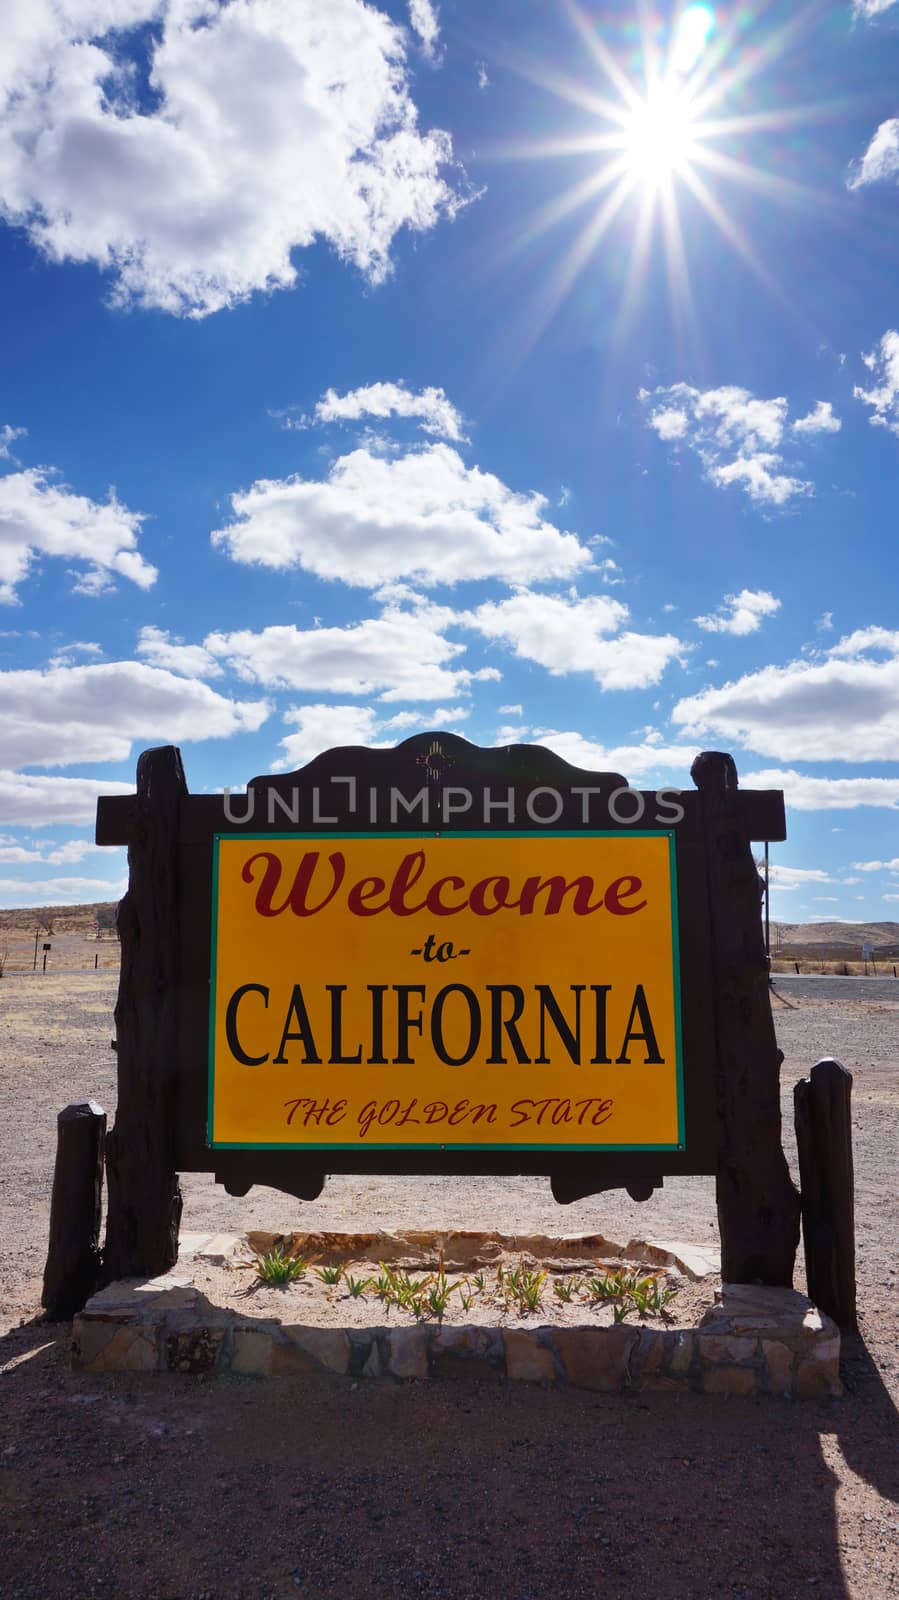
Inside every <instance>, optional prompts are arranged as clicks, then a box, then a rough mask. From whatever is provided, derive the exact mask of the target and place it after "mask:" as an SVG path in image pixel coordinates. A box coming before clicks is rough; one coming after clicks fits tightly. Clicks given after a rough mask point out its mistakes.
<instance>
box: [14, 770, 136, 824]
mask: <svg viewBox="0 0 899 1600" xmlns="http://www.w3.org/2000/svg"><path fill="white" fill-rule="evenodd" d="M133 793H134V784H133V783H118V782H113V781H111V780H110V779H107V778H57V777H48V776H47V775H46V774H45V773H40V774H35V773H30V772H11V771H9V770H0V822H2V823H5V824H7V825H8V826H10V827H30V828H47V827H52V826H54V825H55V824H57V823H63V824H68V825H70V826H72V827H76V826H77V825H78V824H79V823H85V824H87V823H92V822H93V821H94V818H95V817H96V814H97V797H98V795H101V794H133Z"/></svg>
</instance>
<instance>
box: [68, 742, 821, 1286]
mask: <svg viewBox="0 0 899 1600" xmlns="http://www.w3.org/2000/svg"><path fill="white" fill-rule="evenodd" d="M692 777H693V780H694V783H695V786H696V787H695V788H692V789H689V790H684V791H674V790H667V791H660V792H659V793H658V794H653V793H648V792H647V793H644V792H642V791H637V790H633V789H631V788H630V787H629V786H628V784H627V782H626V779H625V778H624V777H622V776H621V775H620V774H617V773H594V772H588V771H584V770H582V769H580V768H577V767H573V766H571V765H569V764H568V763H567V762H565V761H563V760H562V759H561V758H560V757H557V756H555V755H554V754H553V753H552V752H550V751H548V750H543V749H540V748H537V747H529V746H516V747H510V748H507V749H500V750H489V749H480V748H479V747H477V746H475V745H471V744H469V743H468V742H467V741H465V740H463V739H460V738H458V737H457V736H454V735H451V734H440V735H434V734H428V735H420V736H415V737H414V738H412V739H408V740H406V741H405V742H404V743H403V744H402V745H400V746H399V747H398V748H397V749H395V750H367V749H361V748H354V749H349V750H330V751H327V752H325V753H324V754H323V755H321V756H319V757H318V758H317V759H316V760H315V761H313V762H311V763H310V764H309V766H307V767H305V768H303V769H302V770H301V771H299V772H296V773H288V774H278V775H277V776H271V775H267V776H265V777H260V778H257V779H254V780H252V782H251V783H250V784H249V785H248V786H247V791H246V794H245V795H240V796H234V797H229V796H228V795H190V794H188V791H187V784H186V781H185V778H184V771H183V767H182V764H181V757H180V753H179V752H178V751H177V750H176V749H174V747H172V746H167V747H164V748H162V749H159V750H150V751H146V752H145V753H144V754H143V755H142V756H141V757H140V760H139V762H138V771H137V792H136V794H135V795H133V796H124V797H108V798H101V800H100V801H99V804H98V820H97V842H98V843H100V844H127V845H128V855H129V888H128V893H127V894H126V896H125V899H124V900H123V901H122V902H121V905H120V907H119V916H118V922H119V932H120V936H121V944H122V965H121V976H120V985H119V997H118V1003H117V1006H116V1013H115V1015H116V1034H117V1041H118V1047H117V1054H118V1078H119V1092H118V1111H117V1115H116V1121H115V1126H114V1127H113V1129H112V1132H111V1133H110V1135H109V1138H108V1141H107V1172H108V1182H109V1204H108V1232H107V1244H106V1264H107V1271H108V1272H109V1274H110V1275H111V1276H113V1277H121V1276H127V1275H132V1274H136V1273H144V1272H146V1273H158V1272H162V1271H165V1270H166V1269H167V1268H168V1267H170V1266H171V1265H173V1263H174V1261H175V1260H176V1258H177V1238H178V1227H179V1223H180V1216H181V1193H180V1186H179V1181H178V1173H179V1172H181V1171H211V1172H213V1173H214V1175H215V1178H216V1180H217V1181H218V1182H220V1183H222V1184H223V1185H224V1186H225V1188H226V1189H227V1190H228V1192H229V1193H231V1194H236V1195H242V1194H246V1193H247V1191H248V1190H249V1189H250V1187H251V1186H252V1185H253V1184H256V1183H258V1184H267V1185H270V1186H272V1187H275V1188H279V1189H282V1190H285V1191H286V1192H287V1193H289V1194H293V1195H296V1196H297V1197H298V1198H300V1199H314V1198H316V1196H317V1195H318V1194H319V1193H320V1192H321V1190H322V1187H323V1185H324V1182H325V1178H326V1175H327V1174H329V1173H338V1172H343V1173H354V1174H360V1175H362V1174H365V1173H374V1172H378V1173H391V1174H396V1175H398V1176H402V1175H403V1174H415V1173H446V1174H459V1175H466V1174H499V1175H501V1174H513V1173H515V1174H524V1175H528V1174H530V1175H533V1176H539V1175H544V1176H548V1177H549V1179H550V1183H551V1187H552V1192H553V1194H554V1196H555V1198H556V1199H557V1200H558V1201H560V1202H561V1203H567V1202H570V1201H573V1200H577V1199H581V1198H583V1197H585V1196H588V1195H592V1194H597V1193H601V1192H602V1191H603V1190H604V1189H609V1188H616V1187H625V1188H627V1189H628V1191H629V1192H630V1193H631V1195H632V1196H634V1197H635V1198H641V1199H642V1198H646V1197H647V1196H648V1195H650V1194H651V1193H652V1192H653V1189H654V1188H656V1187H658V1186H659V1184H661V1183H662V1181H663V1179H664V1177H665V1176H669V1175H671V1176H675V1175H678V1174H686V1173H709V1174H714V1175H715V1176H716V1180H717V1195H718V1214H719V1224H720V1229H721V1243H722V1271H723V1275H724V1277H725V1279H726V1280H727V1281H731V1282H752V1281H761V1282H764V1283H771V1284H790V1283H791V1282H792V1272H793V1262H794V1257H795V1251H796V1245H797V1243H798V1234H799V1201H798V1196H797V1194H796V1191H795V1189H794V1187H793V1184H792V1181H791V1179H790V1176H789V1171H788V1168H787V1164H786V1160H785V1157H784V1153H783V1149H782V1146H781V1140H780V1102H779V1065H780V1056H779V1052H778V1050H777V1045H776V1040H775V1037H774V1028H773V1022H772V1018H771V1007H770V1000H769V993H768V964H767V958H766V950H765V942H764V938H763V934H762V924H761V917H760V905H759V895H758V877H757V874H756V870H755V865H754V862H753V856H752V849H751V844H752V841H761V840H766V841H767V840H769V839H771V840H778V839H783V838H784V837H785V823H784V806H783V796H782V794H781V793H780V792H778V791H771V792H754V791H743V790H740V789H739V788H738V784H737V776H736V769H735V767H734V763H733V760H732V758H731V757H730V756H726V755H721V754H718V753H714V752H710V753H707V754H705V755H702V756H700V757H698V758H697V760H696V762H695V763H694V765H693V768H692Z"/></svg>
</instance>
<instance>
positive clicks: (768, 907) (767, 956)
mask: <svg viewBox="0 0 899 1600" xmlns="http://www.w3.org/2000/svg"><path fill="white" fill-rule="evenodd" d="M765 959H766V960H767V962H768V982H769V983H770V982H771V896H770V891H769V883H768V841H767V839H766V840H765Z"/></svg>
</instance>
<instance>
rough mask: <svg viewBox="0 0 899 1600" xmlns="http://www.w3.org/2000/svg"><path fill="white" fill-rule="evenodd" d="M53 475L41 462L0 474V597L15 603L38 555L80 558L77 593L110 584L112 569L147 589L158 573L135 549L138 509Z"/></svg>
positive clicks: (100, 589) (98, 590) (93, 591)
mask: <svg viewBox="0 0 899 1600" xmlns="http://www.w3.org/2000/svg"><path fill="white" fill-rule="evenodd" d="M51 477H52V469H48V468H45V467H30V468H28V469H26V470H25V471H22V472H8V473H6V474H5V475H4V476H3V477H0V602H6V603H7V604H17V603H18V595H17V594H16V587H17V585H18V584H20V583H22V582H23V580H24V579H25V578H26V577H27V576H28V572H29V569H30V568H31V566H32V564H33V562H34V560H35V557H36V556H38V555H47V556H62V557H67V558H68V559H69V560H75V561H79V562H83V563H84V567H83V568H82V569H81V571H80V572H79V573H78V574H76V575H75V580H76V581H75V585H74V587H75V589H76V591H78V592H79V593H81V594H100V593H103V592H104V591H105V590H107V589H111V588H114V587H115V584H114V581H113V575H114V574H115V575H116V576H118V577H123V578H129V579H130V580H131V582H132V583H136V584H137V585H138V587H139V588H141V589H149V588H150V586H151V585H152V584H153V583H155V581H156V576H157V573H156V568H155V567H151V566H150V564H149V562H147V561H145V560H144V559H143V557H142V556H141V555H140V554H139V553H138V550H137V535H138V532H139V530H140V525H141V523H142V522H143V520H144V518H143V517H142V516H141V514H140V513H139V512H137V511H129V510H128V508H127V506H123V505H121V504H120V503H119V501H118V500H117V499H116V497H115V494H114V493H113V491H112V490H110V493H109V499H108V500H107V501H106V502H105V503H101V502H99V501H96V500H89V499H87V498H86V497H85V496H84V495H80V494H73V492H72V490H71V489H69V488H67V487H66V486H65V485H64V484H56V483H53V482H52V481H51Z"/></svg>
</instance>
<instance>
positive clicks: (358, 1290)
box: [343, 1272, 371, 1300]
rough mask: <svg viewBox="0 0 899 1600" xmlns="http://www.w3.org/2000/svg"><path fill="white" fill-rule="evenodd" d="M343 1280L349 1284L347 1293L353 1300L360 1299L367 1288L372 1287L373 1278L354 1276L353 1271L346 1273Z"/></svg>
mask: <svg viewBox="0 0 899 1600" xmlns="http://www.w3.org/2000/svg"><path fill="white" fill-rule="evenodd" d="M343 1281H344V1283H345V1284H346V1286H347V1293H348V1294H349V1295H350V1296H351V1297H352V1299H353V1300H359V1299H360V1298H361V1297H362V1296H363V1295H364V1294H365V1291H366V1289H368V1288H370V1287H371V1278H354V1277H353V1274H352V1273H351V1272H347V1273H346V1274H345V1276H344V1280H343Z"/></svg>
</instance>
